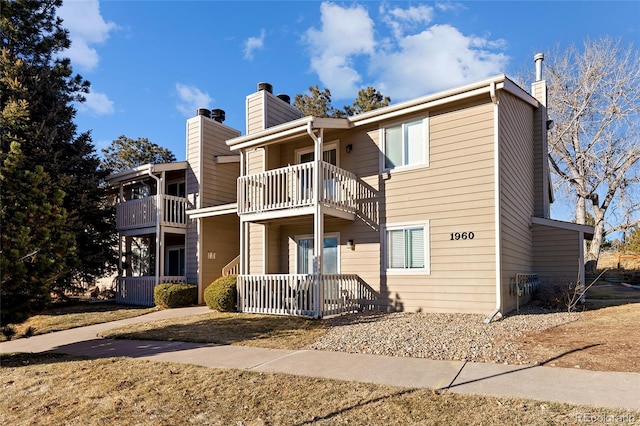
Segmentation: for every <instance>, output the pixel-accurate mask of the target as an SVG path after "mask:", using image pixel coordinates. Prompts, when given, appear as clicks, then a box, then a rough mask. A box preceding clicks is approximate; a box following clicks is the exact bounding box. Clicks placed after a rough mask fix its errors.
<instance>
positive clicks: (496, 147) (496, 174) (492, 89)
mask: <svg viewBox="0 0 640 426" xmlns="http://www.w3.org/2000/svg"><path fill="white" fill-rule="evenodd" d="M489 95H490V96H491V102H492V103H493V153H494V157H493V179H494V182H493V191H494V209H495V210H494V223H495V246H496V307H495V309H494V310H493V312H491V313H490V314H489V316H487V317H486V318H485V319H484V323H485V324H488V323H490V322H491V321H492V320H493V319H494V318H495V316H496V315H498V314H499V313H500V311H501V309H502V262H501V259H502V248H501V238H500V235H501V230H500V227H501V225H500V208H501V207H500V137H499V131H500V127H499V124H500V123H499V120H498V118H499V116H498V112H499V108H498V96H497V94H496V83H495V82H493V81H492V82H491V83H490V85H489Z"/></svg>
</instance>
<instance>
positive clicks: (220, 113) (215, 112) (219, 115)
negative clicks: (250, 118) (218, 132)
mask: <svg viewBox="0 0 640 426" xmlns="http://www.w3.org/2000/svg"><path fill="white" fill-rule="evenodd" d="M211 118H213V119H214V120H216V121H217V122H218V123H222V122H223V121H224V119H225V112H224V110H223V109H219V108H215V109H212V110H211Z"/></svg>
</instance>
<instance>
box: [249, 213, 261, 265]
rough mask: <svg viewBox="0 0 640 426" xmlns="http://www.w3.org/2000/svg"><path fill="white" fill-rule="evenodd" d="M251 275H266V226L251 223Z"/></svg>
mask: <svg viewBox="0 0 640 426" xmlns="http://www.w3.org/2000/svg"><path fill="white" fill-rule="evenodd" d="M248 228H249V231H248V232H249V265H248V266H249V274H252V275H260V274H264V273H265V264H264V256H265V252H264V241H265V238H264V237H265V235H264V225H261V224H257V223H249V226H248Z"/></svg>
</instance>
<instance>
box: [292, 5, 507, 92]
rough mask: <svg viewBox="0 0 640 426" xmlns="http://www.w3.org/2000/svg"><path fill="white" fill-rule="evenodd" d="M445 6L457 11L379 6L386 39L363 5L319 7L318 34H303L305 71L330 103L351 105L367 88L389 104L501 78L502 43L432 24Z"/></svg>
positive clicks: (438, 7)
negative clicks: (330, 98)
mask: <svg viewBox="0 0 640 426" xmlns="http://www.w3.org/2000/svg"><path fill="white" fill-rule="evenodd" d="M450 8H457V9H458V10H459V6H458V3H437V4H436V8H433V7H429V6H411V7H408V8H404V9H403V8H401V7H391V8H389V7H387V6H381V7H380V8H379V9H378V13H379V14H380V16H381V17H380V20H381V22H382V23H384V25H386V26H387V27H388V28H389V30H390V32H391V36H385V35H384V34H383V32H382V31H381V30H379V29H376V28H374V23H373V20H372V19H371V17H370V16H369V12H368V11H367V10H365V9H364V7H362V6H358V5H356V6H350V7H342V6H338V5H336V4H333V3H329V2H325V3H322V5H321V7H320V11H321V23H322V24H321V28H320V29H316V28H310V29H308V30H307V32H306V34H305V38H304V41H305V42H306V43H307V47H308V49H309V52H310V66H311V69H312V70H313V71H314V72H316V73H317V75H318V77H319V79H320V81H321V82H322V83H323V84H324V86H325V87H326V88H328V89H330V90H331V93H332V95H333V97H334V98H335V99H353V98H355V96H356V95H357V91H358V89H359V88H362V87H363V86H367V85H372V86H374V87H375V88H376V89H378V90H379V91H380V92H381V93H382V94H384V95H386V96H390V97H391V98H392V100H393V101H400V100H404V99H409V98H413V97H417V96H421V95H425V94H428V93H433V92H435V91H438V90H443V89H446V88H450V87H455V86H458V85H461V84H465V83H470V82H472V81H476V80H480V79H483V78H486V77H489V76H491V75H495V74H498V73H501V72H504V70H505V68H506V66H507V63H508V60H509V58H508V56H506V55H505V54H504V53H503V49H504V47H505V45H506V42H505V41H504V40H491V39H490V38H489V37H488V36H484V37H479V36H475V35H467V34H464V33H463V32H462V31H460V30H459V29H458V28H455V27H453V26H452V25H449V24H439V25H432V23H433V20H434V13H435V12H436V11H440V10H443V9H450ZM376 36H377V37H378V39H376ZM356 59H358V60H359V63H358V64H356V62H355V60H356ZM363 63H364V67H366V70H367V73H368V74H367V75H365V76H364V77H363V75H361V72H360V68H362V67H363ZM356 65H357V66H358V67H357V66H356ZM364 78H366V79H367V83H363V80H364Z"/></svg>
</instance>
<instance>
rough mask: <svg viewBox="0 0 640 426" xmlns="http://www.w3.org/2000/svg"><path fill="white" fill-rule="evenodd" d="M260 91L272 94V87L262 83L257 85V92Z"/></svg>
mask: <svg viewBox="0 0 640 426" xmlns="http://www.w3.org/2000/svg"><path fill="white" fill-rule="evenodd" d="M261 90H264V91H267V92H269V93H271V94H273V86H272V85H271V84H269V83H264V82H261V83H258V92H259V91H261Z"/></svg>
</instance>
